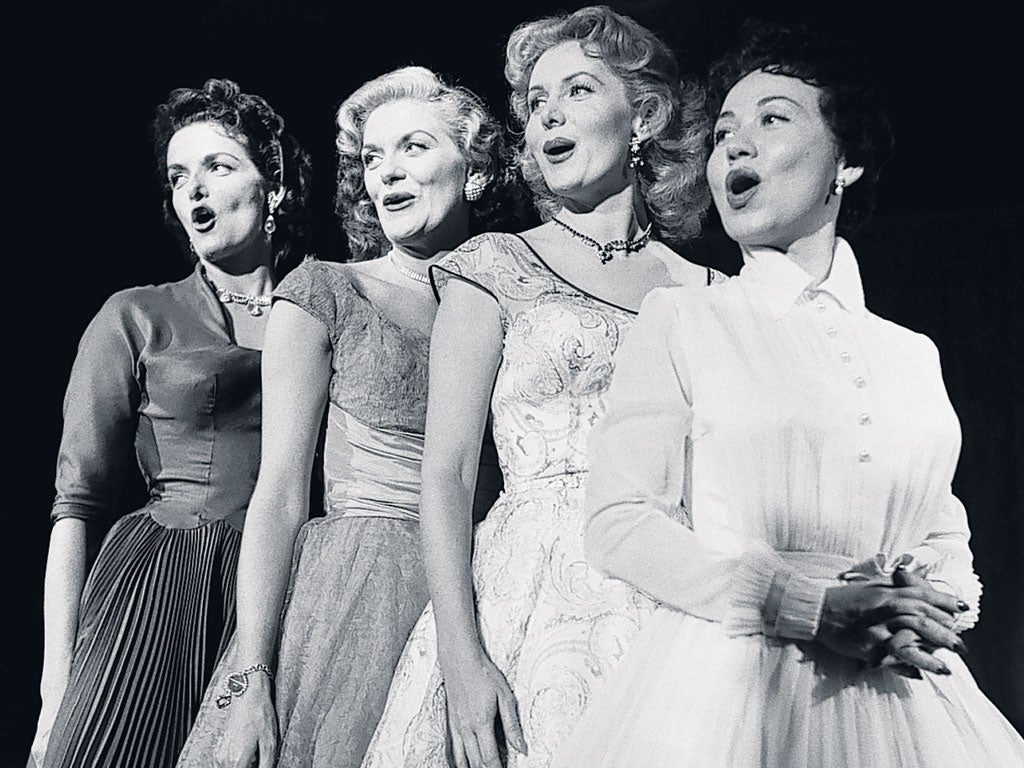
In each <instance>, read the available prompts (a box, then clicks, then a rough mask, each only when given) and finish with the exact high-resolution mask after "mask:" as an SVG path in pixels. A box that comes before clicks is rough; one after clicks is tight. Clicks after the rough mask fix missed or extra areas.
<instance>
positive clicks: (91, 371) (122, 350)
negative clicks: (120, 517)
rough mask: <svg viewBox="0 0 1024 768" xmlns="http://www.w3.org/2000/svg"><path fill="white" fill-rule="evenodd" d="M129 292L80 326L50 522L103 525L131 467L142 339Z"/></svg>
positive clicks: (106, 522)
mask: <svg viewBox="0 0 1024 768" xmlns="http://www.w3.org/2000/svg"><path fill="white" fill-rule="evenodd" d="M134 309H135V307H134V303H133V302H132V301H131V299H130V293H129V292H122V293H119V294H115V295H114V296H112V297H111V298H110V299H108V300H107V302H106V303H105V304H104V305H103V307H102V308H101V309H100V311H99V312H98V313H97V315H96V317H94V318H93V320H92V322H91V323H89V326H88V327H87V328H86V330H85V333H84V334H83V336H82V340H81V341H80V342H79V345H78V354H77V356H76V357H75V363H74V366H73V367H72V369H71V379H70V380H69V382H68V388H67V392H66V394H65V396H64V429H63V432H62V434H61V442H60V450H59V452H58V455H57V477H56V482H55V485H56V491H57V495H56V498H55V500H54V503H53V508H52V511H51V513H50V519H51V520H52V521H53V522H57V521H58V520H61V519H63V518H66V517H70V518H77V519H80V520H87V521H90V522H98V523H102V524H109V523H110V521H111V518H112V517H113V514H114V512H115V511H116V509H117V506H118V500H119V498H120V494H121V492H122V491H123V489H124V480H125V473H126V471H127V470H128V468H129V467H130V466H132V464H133V451H132V448H133V445H134V439H135V431H136V427H137V423H138V409H139V406H140V401H141V387H140V384H139V379H138V365H137V361H138V355H139V348H140V347H141V342H140V338H141V334H140V332H139V329H138V326H137V323H136V322H135V318H134Z"/></svg>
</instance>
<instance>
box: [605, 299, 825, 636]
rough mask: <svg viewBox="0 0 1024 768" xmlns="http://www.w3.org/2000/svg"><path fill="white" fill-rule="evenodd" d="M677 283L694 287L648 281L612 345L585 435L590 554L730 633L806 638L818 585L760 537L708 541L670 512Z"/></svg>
mask: <svg viewBox="0 0 1024 768" xmlns="http://www.w3.org/2000/svg"><path fill="white" fill-rule="evenodd" d="M686 294H689V297H692V296H694V294H693V292H691V291H686V290H685V289H667V290H666V289H659V290H655V291H652V292H651V293H650V294H649V295H648V297H647V298H646V299H645V300H644V302H643V305H642V307H641V310H640V314H639V316H638V318H637V320H636V321H635V323H634V325H633V327H632V328H631V329H630V332H629V334H628V336H627V338H626V340H625V342H624V343H623V345H622V347H621V349H620V350H619V353H618V355H617V358H616V370H615V375H614V376H613V378H612V385H611V389H610V392H609V398H608V410H607V412H606V414H605V415H604V417H603V418H602V419H601V420H600V421H599V422H598V423H597V425H596V426H595V427H594V429H593V431H592V433H591V437H590V446H589V449H590V461H591V471H590V478H589V480H588V483H587V496H586V504H585V514H586V529H585V545H586V552H587V557H588V560H590V562H591V563H592V564H593V565H594V566H595V567H597V568H598V569H599V570H601V571H603V572H604V573H606V574H607V575H609V576H613V577H616V578H619V579H623V580H624V581H627V582H629V583H630V584H632V585H634V586H635V587H637V588H638V589H640V590H641V591H643V592H645V593H647V594H648V595H650V596H651V597H653V598H655V599H656V600H659V601H661V602H663V603H666V604H668V605H670V606H672V607H674V608H677V609H678V610H681V611H685V612H687V613H691V614H693V615H695V616H698V617H700V618H703V619H707V620H710V621H718V622H723V623H725V625H726V628H727V630H728V631H729V632H730V634H734V635H742V634H756V633H762V632H763V633H765V634H771V635H781V636H784V637H791V638H796V639H810V638H812V637H813V636H814V634H815V633H816V632H817V627H818V620H819V617H820V614H821V606H822V603H823V601H824V587H823V586H822V585H820V584H819V583H817V582H814V581H812V580H810V579H808V578H806V577H804V576H802V575H800V574H799V573H796V572H794V571H793V570H792V569H791V568H790V567H788V566H787V565H786V563H785V562H784V561H783V560H782V558H781V557H780V556H779V555H777V554H776V553H774V552H772V551H771V550H770V549H768V548H767V547H765V548H764V549H763V550H749V551H746V552H743V553H741V554H740V555H738V556H737V555H734V554H725V553H722V552H717V551H713V550H711V549H709V548H707V547H705V546H704V545H703V544H702V543H701V542H700V540H699V539H698V537H697V535H695V534H694V532H693V531H692V530H690V529H689V528H687V527H686V526H684V525H683V524H681V523H678V522H676V521H675V520H673V519H672V517H671V515H672V513H673V512H674V511H675V510H676V508H677V507H678V506H679V504H680V501H681V499H683V498H684V491H685V489H684V487H683V486H684V478H685V461H686V456H685V450H686V437H687V434H688V433H689V430H690V426H691V422H692V415H693V411H692V408H691V401H690V395H689V391H690V381H689V372H688V370H687V366H686V360H685V359H684V355H683V354H682V351H681V345H680V343H679V341H680V339H681V337H680V335H679V329H680V323H679V318H678V313H677V311H676V308H675V306H674V304H673V301H674V299H673V296H680V295H686ZM687 300H689V298H688V299H687Z"/></svg>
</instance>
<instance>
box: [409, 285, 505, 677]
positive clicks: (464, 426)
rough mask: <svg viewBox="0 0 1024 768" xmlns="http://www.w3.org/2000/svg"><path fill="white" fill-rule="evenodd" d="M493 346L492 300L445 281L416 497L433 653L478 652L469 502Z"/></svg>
mask: <svg viewBox="0 0 1024 768" xmlns="http://www.w3.org/2000/svg"><path fill="white" fill-rule="evenodd" d="M501 344H502V332H501V323H500V320H499V317H498V309H497V305H496V304H495V303H494V301H493V299H491V298H490V297H489V296H487V294H485V293H483V292H482V291H480V290H479V289H477V288H474V287H473V286H471V285H468V284H466V283H464V282H462V281H460V280H452V281H451V283H450V284H449V285H448V287H447V288H446V290H445V295H444V301H442V302H441V306H440V308H439V309H438V312H437V318H436V320H435V321H434V330H433V333H432V334H431V339H430V390H429V392H430V394H429V399H428V407H427V431H426V445H425V449H424V456H423V493H422V497H421V501H420V535H421V537H422V543H423V562H424V567H425V569H426V574H427V584H428V586H429V588H430V596H431V599H432V600H433V605H434V613H435V616H436V617H437V636H438V645H439V650H440V652H441V654H442V656H443V657H445V658H452V657H463V656H465V655H467V654H476V653H479V652H480V650H481V649H480V641H479V637H478V635H477V625H476V610H475V607H474V602H473V580H472V573H471V568H470V555H471V548H472V539H471V537H472V505H473V493H474V489H475V486H476V473H477V465H478V462H479V459H480V442H481V440H482V438H483V432H484V426H485V425H486V422H487V411H488V408H489V400H490V395H491V389H492V388H493V386H494V377H495V374H496V372H497V370H498V363H499V362H500V360H501ZM442 663H443V662H442Z"/></svg>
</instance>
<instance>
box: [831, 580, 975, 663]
mask: <svg viewBox="0 0 1024 768" xmlns="http://www.w3.org/2000/svg"><path fill="white" fill-rule="evenodd" d="M966 610H967V605H966V604H964V603H963V602H962V601H960V600H958V599H957V598H956V597H954V596H952V595H947V594H946V593H944V592H940V591H938V590H937V589H935V588H934V587H932V586H931V585H930V584H929V583H928V581H927V580H926V579H924V578H923V577H921V576H919V575H917V574H914V573H911V572H910V571H908V570H907V569H905V568H902V567H897V568H896V570H895V571H894V572H893V575H892V582H891V583H885V582H878V581H873V582H868V583H853V584H846V585H843V586H839V587H831V588H830V589H828V590H826V592H825V603H824V607H823V609H822V614H821V621H820V623H819V626H818V634H817V636H816V639H817V640H818V642H820V643H821V644H822V645H824V646H826V647H828V648H829V649H831V650H833V651H835V652H836V653H839V654H841V655H843V656H848V657H852V658H855V659H861V660H863V661H865V662H867V663H868V664H871V665H879V664H887V665H892V666H893V668H894V669H895V671H897V672H900V673H902V674H905V675H909V676H920V672H918V671H917V670H925V671H927V672H933V673H935V674H940V675H948V674H950V670H949V667H947V666H946V665H945V664H944V663H943V662H942V661H941V659H938V658H936V657H935V656H934V655H933V652H934V651H935V650H936V649H938V648H948V649H950V650H952V651H955V652H956V653H960V654H964V653H966V652H967V647H966V646H965V645H964V642H963V640H961V639H960V636H959V635H957V633H956V632H954V631H953V630H952V627H953V624H954V621H955V618H956V614H957V613H962V612H964V611H966Z"/></svg>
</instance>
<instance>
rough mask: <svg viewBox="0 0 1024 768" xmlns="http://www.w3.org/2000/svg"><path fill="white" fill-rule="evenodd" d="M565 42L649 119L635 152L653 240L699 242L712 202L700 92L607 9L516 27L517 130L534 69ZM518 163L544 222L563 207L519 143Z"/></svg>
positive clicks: (512, 45)
mask: <svg viewBox="0 0 1024 768" xmlns="http://www.w3.org/2000/svg"><path fill="white" fill-rule="evenodd" d="M567 41H576V42H578V43H579V44H580V45H581V46H582V47H583V49H584V51H585V52H586V53H587V55H589V56H594V57H597V58H600V59H601V60H602V61H603V62H604V63H605V65H607V66H608V68H609V69H611V70H612V72H614V73H615V74H616V75H617V76H618V77H619V79H620V80H622V82H623V84H624V85H625V87H626V93H627V96H628V98H629V99H630V102H631V104H632V106H633V109H634V110H636V111H637V112H640V111H643V112H644V114H645V115H647V117H648V120H649V123H650V127H651V132H652V135H651V138H650V139H648V140H647V141H646V142H644V144H643V145H642V146H641V148H640V151H641V155H642V157H643V159H644V165H643V166H641V167H640V168H638V169H637V170H638V173H637V178H638V179H639V184H640V194H641V195H642V197H643V199H644V202H645V203H646V204H647V208H648V209H649V211H650V214H651V219H652V221H653V223H654V227H655V231H656V234H657V235H658V236H659V237H660V238H661V239H663V240H668V241H680V240H685V239H686V238H689V237H692V236H694V235H696V234H697V233H698V232H699V231H700V225H701V220H702V218H703V217H704V213H705V211H706V210H707V208H708V204H709V203H710V199H711V198H710V193H709V192H708V188H707V183H706V182H705V180H704V165H705V161H706V159H707V151H708V147H707V141H706V136H707V134H708V119H707V114H706V113H705V110H704V91H703V89H702V88H701V87H700V86H699V85H697V84H696V83H695V82H685V81H683V80H682V79H681V77H680V74H679V65H678V63H677V62H676V58H675V55H674V54H673V53H672V51H671V50H670V49H669V47H668V46H667V45H665V43H663V42H662V41H661V40H660V39H658V37H657V36H656V35H655V34H654V33H653V32H651V31H650V30H648V29H646V28H645V27H643V26H641V25H640V24H638V23H637V22H635V21H634V20H633V19H631V18H629V17H628V16H623V15H620V14H618V13H615V12H614V11H612V10H611V9H609V8H607V7H606V6H589V7H586V8H581V9H580V10H578V11H576V12H575V13H571V14H568V15H563V16H552V17H547V18H542V19H538V20H536V21H530V22H526V23H524V24H520V25H519V26H518V27H516V29H515V30H514V31H513V32H512V35H511V36H510V37H509V39H508V45H507V46H506V49H505V79H506V80H507V81H508V84H509V86H511V88H512V94H511V96H510V102H511V107H512V113H513V114H514V115H515V116H516V119H517V121H518V123H519V126H520V129H521V130H523V131H525V127H526V123H527V121H528V120H529V117H530V110H529V105H528V101H527V91H528V89H529V87H530V75H531V73H532V72H533V67H534V65H535V64H536V63H537V60H538V59H539V58H540V57H541V56H542V55H543V54H544V52H545V51H547V50H548V49H549V48H552V47H553V46H555V45H558V44H559V43H563V42H567ZM518 155H519V157H518V159H519V165H520V168H521V169H522V173H523V178H524V179H525V180H526V183H527V184H528V185H529V187H530V189H531V191H532V192H533V195H534V205H535V206H536V208H537V210H538V211H539V212H540V215H541V217H542V218H543V219H545V220H548V219H550V218H551V217H552V216H554V215H555V214H556V213H557V212H558V209H559V208H560V207H561V206H562V202H561V199H560V198H559V197H558V196H557V195H555V194H554V193H553V192H552V191H551V190H550V189H549V188H548V185H547V184H546V183H545V181H544V177H543V175H542V174H541V171H540V167H539V166H538V165H537V161H536V160H535V159H534V158H533V156H532V155H531V154H530V152H529V151H527V150H526V147H525V144H524V142H522V141H520V147H519V152H518Z"/></svg>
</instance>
